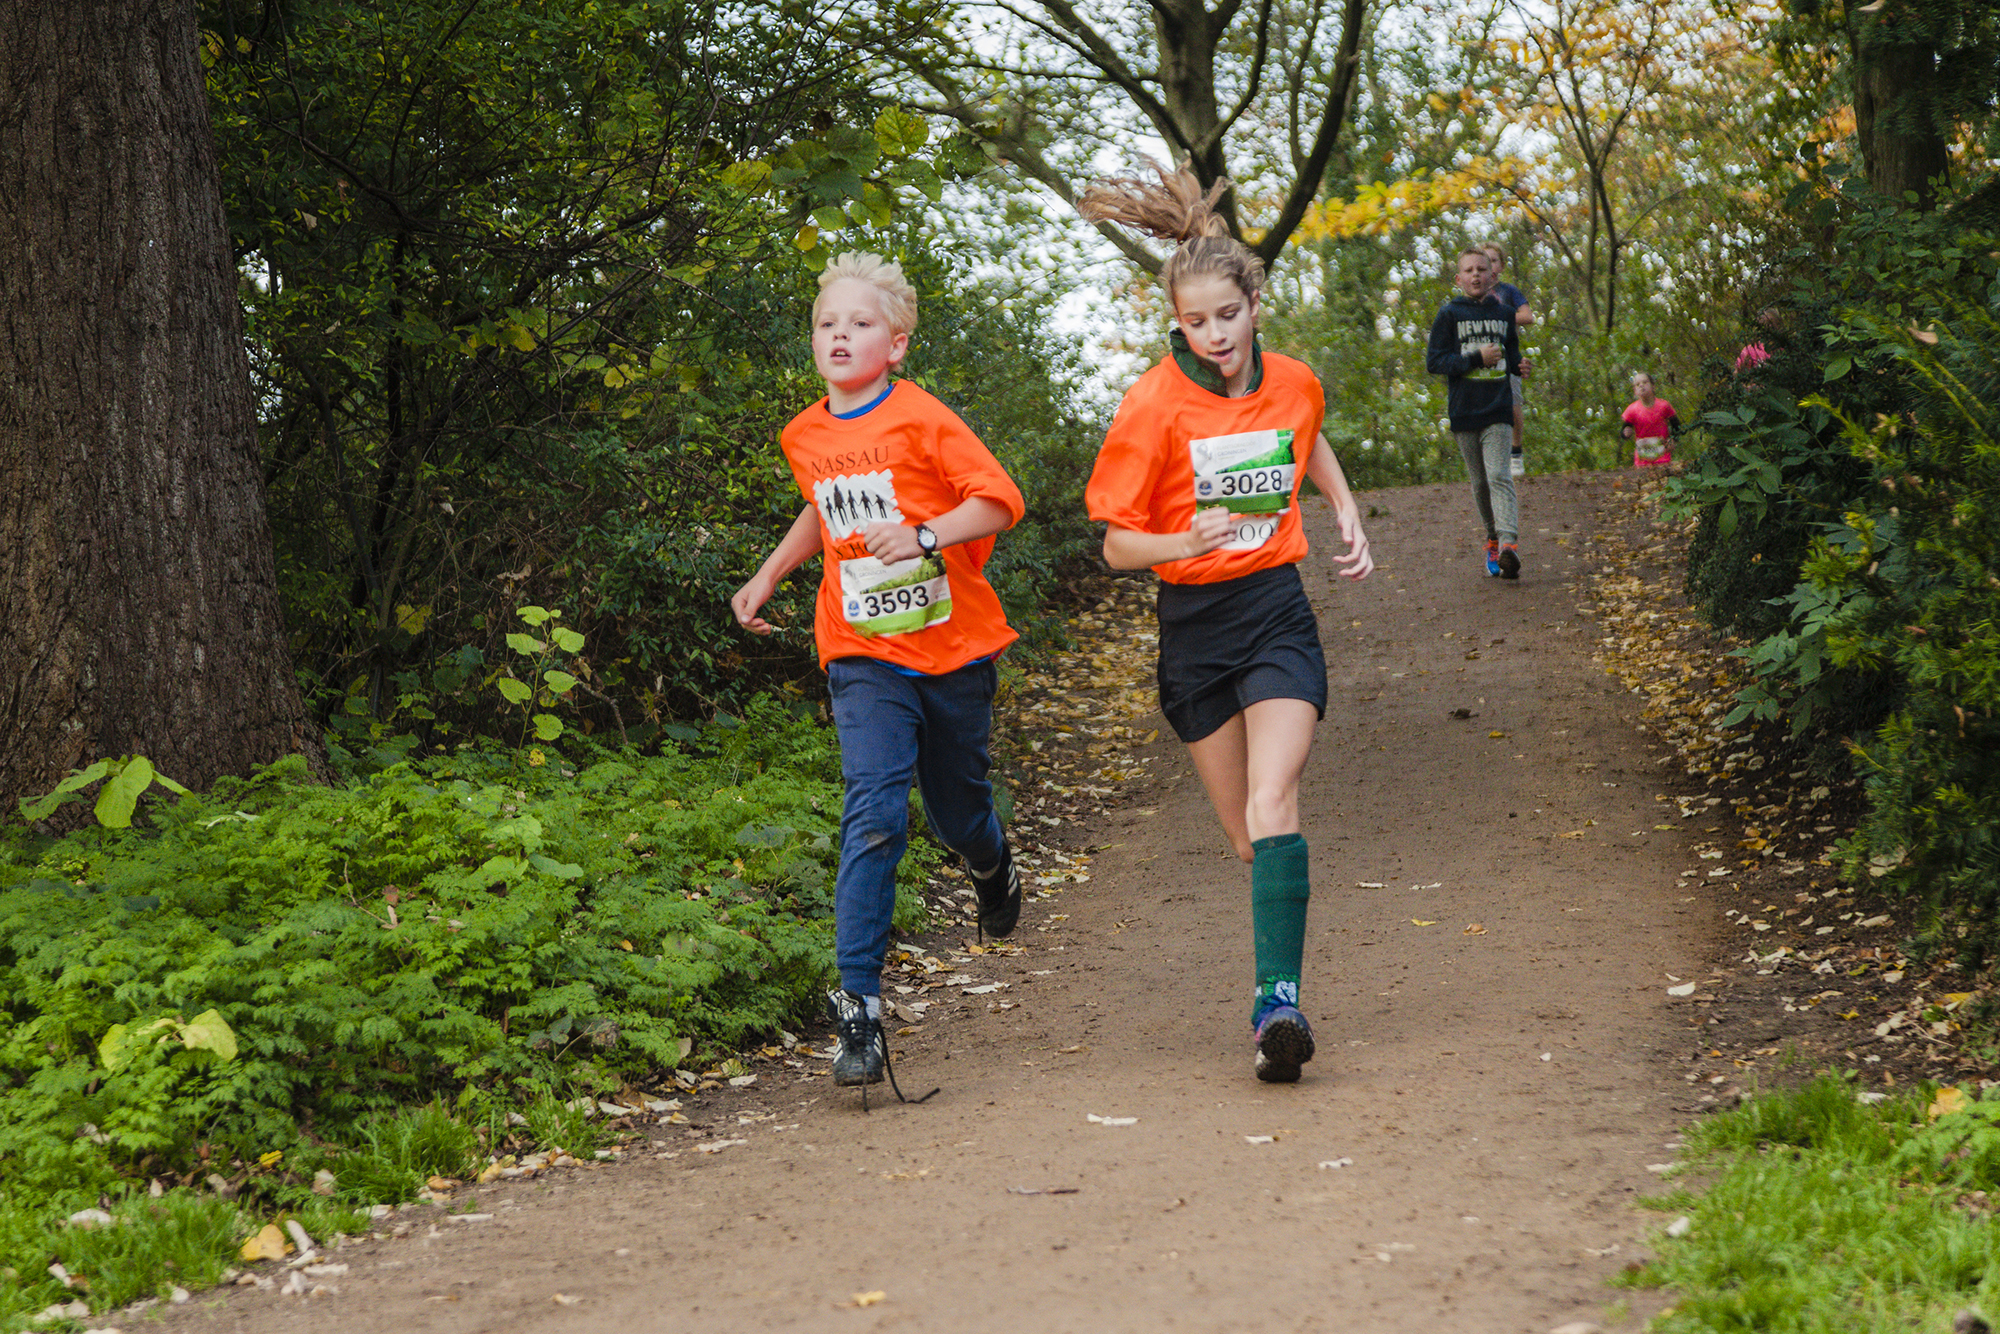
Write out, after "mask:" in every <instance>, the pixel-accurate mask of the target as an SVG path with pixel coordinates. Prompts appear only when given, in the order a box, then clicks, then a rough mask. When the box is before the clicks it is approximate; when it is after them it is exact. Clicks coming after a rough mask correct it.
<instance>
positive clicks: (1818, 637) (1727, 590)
mask: <svg viewBox="0 0 2000 1334" xmlns="http://www.w3.org/2000/svg"><path fill="white" fill-rule="evenodd" d="M1793 259H1794V260H1795V261H1797V264H1798V269H1797V276H1796V285H1795V288H1794V290H1793V292H1792V293H1791V294H1790V296H1789V297H1788V298H1787V299H1786V300H1785V301H1784V302H1782V303H1780V304H1777V305H1773V306H1771V307H1769V308H1767V310H1766V312H1765V316H1764V322H1765V325H1766V328H1765V330H1764V333H1763V336H1762V338H1761V339H1760V341H1759V343H1758V344H1757V347H1758V349H1759V350H1760V351H1761V352H1763V353H1765V354H1768V355H1767V356H1766V358H1765V359H1764V360H1762V361H1758V360H1756V359H1755V358H1746V359H1745V360H1744V362H1743V363H1742V364H1740V365H1738V366H1736V367H1734V368H1733V369H1731V370H1730V371H1729V372H1728V373H1727V376H1726V381H1725V384H1724V386H1723V388H1722V389H1721V390H1719V391H1718V393H1717V394H1716V395H1715V396H1712V398H1711V401H1710V403H1709V405H1708V411H1707V412H1706V414H1705V420H1706V423H1707V425H1708V431H1709V436H1710V439H1711V440H1712V441H1713V442H1714V445H1713V447H1712V448H1710V449H1709V450H1708V451H1707V452H1706V453H1705V454H1703V455H1702V456H1701V457H1700V458H1699V459H1698V460H1697V461H1696V462H1695V464H1694V465H1693V466H1692V467H1691V468H1690V469H1689V470H1688V472H1687V473H1686V474H1685V475H1684V476H1683V477H1682V478H1680V479H1679V480H1678V481H1677V482H1676V483H1674V484H1673V486H1672V488H1671V491H1670V495H1671V497H1672V501H1673V503H1675V504H1677V505H1679V506H1680V507H1681V508H1682V510H1683V512H1686V513H1691V514H1695V515H1698V516H1699V519H1700V525H1699V529H1698V531H1697V533H1696V536H1695V540H1694V542H1693V544H1692V546H1691V550H1690V553H1689V567H1688V579H1689V589H1690V592H1691V593H1693V594H1694V595H1695V596H1696V597H1697V599H1698V600H1700V601H1701V603H1702V605H1703V606H1704V608H1705V609H1706V612H1707V614H1708V615H1709V617H1710V619H1711V620H1712V621H1713V622H1714V623H1716V624H1717V625H1718V627H1720V628H1726V629H1734V630H1737V631H1739V632H1741V633H1745V634H1748V635H1752V636H1754V637H1755V642H1754V643H1752V644H1751V645H1749V646H1747V647H1746V648H1744V649H1742V650H1740V651H1739V652H1740V656H1742V657H1744V658H1745V660H1746V661H1747V662H1748V663H1749V665H1750V667H1751V669H1752V672H1753V674H1754V679H1753V680H1752V682H1751V684H1750V685H1749V686H1748V687H1746V688H1745V689H1744V691H1743V692H1742V693H1741V695H1740V696H1739V701H1740V702H1739V704H1738V707H1737V708H1736V710H1735V712H1734V713H1733V714H1732V715H1730V718H1729V721H1731V722H1736V721H1741V720H1743V719H1744V718H1750V717H1754V718H1758V719H1764V720H1771V721H1778V720H1783V721H1785V722H1787V723H1788V724H1789V725H1790V727H1791V730H1792V732H1793V733H1794V735H1798V736H1806V737H1808V738H1816V739H1817V742H1818V744H1819V745H1820V747H1821V748H1822V750H1827V751H1832V750H1835V748H1836V747H1844V748H1846V749H1849V750H1851V752H1852V754H1853V756H1854V758H1855V761H1856V764H1857V767H1858V768H1859V769H1860V771H1861V773H1862V775H1863V777H1864V778H1865V780H1866V788H1867V795H1868V801H1869V812H1868V814H1867V816H1866V817H1865V819H1864V821H1863V823H1862V826H1861V829H1860V831H1859V833H1858V835H1857V837H1856V838H1855V839H1853V840H1852V841H1851V842H1849V843H1848V844H1847V845H1846V846H1845V849H1844V857H1845V860H1846V868H1847V870H1848V871H1849V872H1850V873H1851V874H1853V875H1855V876H1857V877H1865V878H1867V879H1870V880H1873V881H1876V882H1877V883H1879V885H1880V886H1881V887H1882V888H1884V889H1887V890H1890V891H1895V892H1901V893H1904V894H1908V895H1911V896H1912V897H1916V898H1919V899H1920V900H1921V901H1922V902H1923V903H1924V904H1925V905H1926V906H1927V907H1928V908H1930V909H1932V910H1933V914H1932V915H1933V920H1934V922H1936V923H1937V924H1939V925H1941V926H1942V927H1943V928H1944V930H1943V931H1933V932H1932V933H1931V935H1930V937H1929V940H1930V942H1931V943H1933V944H1937V943H1958V942H1960V941H1962V942H1963V945H1964V947H1965V948H1966V951H1967V956H1968V961H1969V962H1975V963H1977V962H1980V961H1982V960H1985V959H1989V958H1991V957H1992V956H1993V954H1994V952H1995V949H1996V947H2000V928H1996V927H1995V926H1994V922H1995V913H1994V910H1995V908H2000V838H1996V835H1995V833H1994V831H1995V829H2000V758H1996V757H2000V745H1996V741H2000V722H1996V721H1995V718H1996V710H2000V688H1996V686H1995V681H1996V680H2000V575H1996V574H1995V571H1996V569H2000V527H1996V525H2000V519H1996V517H1995V515H1996V509H1995V507H1994V505H1993V503H1992V498H1993V497H1994V496H1995V495H1996V494H2000V357H1996V355H1995V353H1994V347H1995V344H1996V336H2000V319H1997V318H1996V316H1995V313H1994V312H1995V307H1996V303H2000V263H1996V259H2000V254H1996V250H1995V246H1994V245H1993V243H1992V241H1991V239H1990V238H1985V237H1982V236H1979V235H1976V234H1973V233H1970V232H1967V231H1965V230H1964V229H1963V228H1962V227H1959V226H1957V225H1955V224H1954V223H1952V222H1951V221H1950V220H1949V219H1947V218H1939V217H1912V216H1910V215H1909V214H1908V213H1907V212H1906V211H1902V210H1896V209H1892V208H1888V207H1887V206H1880V205H1872V204H1870V205H1862V204H1852V205H1850V207H1849V212H1848V216H1847V217H1846V218H1845V220H1844V222H1843V224H1842V226H1841V227H1840V229H1839V232H1838V237H1837V240H1836V245H1835V249H1834V253H1833V255H1832V256H1831V257H1830V258H1829V257H1827V256H1821V255H1819V254H1818V253H1816V252H1814V251H1810V250H1802V251H1801V252H1799V254H1797V255H1795V256H1793Z"/></svg>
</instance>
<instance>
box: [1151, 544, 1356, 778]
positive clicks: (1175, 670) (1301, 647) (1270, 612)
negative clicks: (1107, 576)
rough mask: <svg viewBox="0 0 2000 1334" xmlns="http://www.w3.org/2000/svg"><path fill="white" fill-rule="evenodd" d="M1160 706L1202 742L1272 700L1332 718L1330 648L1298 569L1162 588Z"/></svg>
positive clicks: (1179, 728) (1187, 735) (1183, 735)
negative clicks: (1298, 703) (1323, 643)
mask: <svg viewBox="0 0 2000 1334" xmlns="http://www.w3.org/2000/svg"><path fill="white" fill-rule="evenodd" d="M1158 608H1159V616H1160V666H1159V680H1160V711H1161V712H1162V713H1164V714H1166V715H1167V722H1168V724H1169V725H1170V726H1171V727H1172V728H1173V729H1174V735H1176V736H1178V737H1179V738H1180V739H1181V740H1182V741H1199V740H1201V739H1202V738H1203V737H1205V736H1208V735H1209V734H1210V733H1212V732H1214V731H1215V730H1216V729H1217V728H1219V727H1221V726H1222V725H1223V724H1224V723H1226V722H1228V721H1229V720H1230V719H1231V718H1233V717H1235V716H1236V715H1237V714H1239V713H1241V712H1242V711H1243V710H1244V709H1245V708H1247V707H1248V706H1250V705H1252V704H1255V703H1257V702H1258V701H1259V700H1265V699H1302V700H1305V701H1306V702H1307V703H1309V704H1311V705H1312V706H1313V708H1315V709H1317V710H1318V711H1319V716H1320V717H1322V718H1324V717H1325V716H1326V653H1325V651H1324V650H1323V649H1322V648H1321V647H1320V642H1319V620H1318V618H1317V617H1315V616H1314V615H1313V609H1312V603H1311V602H1310V601H1308V600H1307V598H1306V590H1305V584H1304V583H1303V582H1301V581H1300V579H1299V567H1298V566H1296V565H1280V566H1277V567H1275V568H1273V569H1269V570H1259V571H1257V573H1255V574H1246V575H1244V576H1243V577H1242V578H1241V579H1226V580H1223V581H1222V582H1221V583H1214V584H1169V583H1162V584H1161V585H1160V597H1159V603H1158Z"/></svg>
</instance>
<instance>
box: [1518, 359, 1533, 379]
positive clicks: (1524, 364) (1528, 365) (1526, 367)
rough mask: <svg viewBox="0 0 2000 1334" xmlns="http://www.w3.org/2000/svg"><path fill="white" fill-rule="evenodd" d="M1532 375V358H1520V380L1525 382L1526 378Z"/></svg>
mask: <svg viewBox="0 0 2000 1334" xmlns="http://www.w3.org/2000/svg"><path fill="white" fill-rule="evenodd" d="M1534 373H1535V359H1534V358H1533V357H1522V358H1521V378H1522V379H1523V380H1525V379H1527V378H1528V377H1529V376H1530V375H1533V374H1534Z"/></svg>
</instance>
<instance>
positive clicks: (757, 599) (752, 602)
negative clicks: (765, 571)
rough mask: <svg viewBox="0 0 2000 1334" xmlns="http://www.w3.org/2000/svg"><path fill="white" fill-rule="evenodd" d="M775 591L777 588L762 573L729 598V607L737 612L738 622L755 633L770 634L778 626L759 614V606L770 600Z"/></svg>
mask: <svg viewBox="0 0 2000 1334" xmlns="http://www.w3.org/2000/svg"><path fill="white" fill-rule="evenodd" d="M775 592H777V589H776V588H775V587H774V586H772V585H771V584H770V583H768V582H766V581H765V579H764V577H763V575H762V574H758V575H755V576H753V577H752V578H751V580H750V582H749V583H747V584H745V585H743V587H741V588H739V589H737V590H736V595H735V596H734V597H732V598H730V599H729V609H730V610H731V611H733V612H735V613H736V623H737V624H738V625H740V626H742V627H743V628H744V629H745V630H748V631H749V632H750V633H751V634H753V635H768V634H770V633H772V632H773V631H774V630H776V629H777V628H778V627H777V626H775V625H772V624H771V623H770V622H769V621H767V620H765V619H764V618H763V617H761V616H759V615H758V614H757V611H758V608H760V607H762V606H763V605H764V604H765V603H766V602H769V601H770V600H771V594H773V593H775Z"/></svg>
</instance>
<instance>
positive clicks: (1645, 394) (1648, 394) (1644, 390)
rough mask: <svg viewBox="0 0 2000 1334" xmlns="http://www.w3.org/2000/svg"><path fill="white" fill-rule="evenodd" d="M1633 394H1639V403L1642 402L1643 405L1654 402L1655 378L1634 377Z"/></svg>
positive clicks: (1648, 376)
mask: <svg viewBox="0 0 2000 1334" xmlns="http://www.w3.org/2000/svg"><path fill="white" fill-rule="evenodd" d="M1632 392H1633V393H1635V394H1637V395H1638V396H1639V401H1640V402H1641V403H1650V402H1652V401H1653V377H1652V376H1650V375H1635V376H1633V377H1632Z"/></svg>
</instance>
